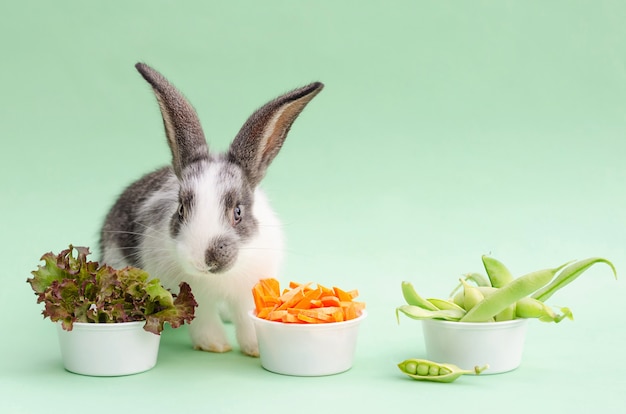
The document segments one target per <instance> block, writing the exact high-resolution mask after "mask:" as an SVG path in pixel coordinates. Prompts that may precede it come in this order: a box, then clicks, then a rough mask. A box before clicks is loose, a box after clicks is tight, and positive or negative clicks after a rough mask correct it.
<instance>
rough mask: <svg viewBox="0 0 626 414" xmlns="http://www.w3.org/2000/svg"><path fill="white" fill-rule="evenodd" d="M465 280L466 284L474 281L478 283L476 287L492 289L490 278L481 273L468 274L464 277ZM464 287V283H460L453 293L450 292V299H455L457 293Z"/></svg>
mask: <svg viewBox="0 0 626 414" xmlns="http://www.w3.org/2000/svg"><path fill="white" fill-rule="evenodd" d="M463 280H465V281H466V282H468V281H472V282H474V283H476V286H480V287H491V282H490V281H489V279H488V278H486V277H485V276H483V275H482V274H480V273H466V274H464V275H463ZM462 287H463V284H462V283H459V284H458V285H456V287H455V288H454V290H453V291H452V292H450V295H449V296H450V297H453V296H454V295H455V294H456V292H457V291H458V290H459V289H461V288H462Z"/></svg>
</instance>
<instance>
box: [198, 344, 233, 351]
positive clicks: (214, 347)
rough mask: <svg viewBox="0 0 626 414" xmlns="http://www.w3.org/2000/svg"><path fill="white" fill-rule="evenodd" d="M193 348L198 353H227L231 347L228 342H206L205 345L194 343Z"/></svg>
mask: <svg viewBox="0 0 626 414" xmlns="http://www.w3.org/2000/svg"><path fill="white" fill-rule="evenodd" d="M193 348H194V349H196V350H198V351H207V352H220V353H222V352H228V351H230V350H232V347H231V346H230V344H229V343H228V342H206V343H194V345H193Z"/></svg>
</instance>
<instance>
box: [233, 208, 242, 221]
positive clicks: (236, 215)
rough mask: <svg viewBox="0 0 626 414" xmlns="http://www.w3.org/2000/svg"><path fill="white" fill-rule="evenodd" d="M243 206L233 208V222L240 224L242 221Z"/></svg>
mask: <svg viewBox="0 0 626 414" xmlns="http://www.w3.org/2000/svg"><path fill="white" fill-rule="evenodd" d="M241 213H242V211H241V206H237V207H235V208H234V209H233V223H234V224H238V223H239V222H240V221H241Z"/></svg>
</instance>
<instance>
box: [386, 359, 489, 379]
mask: <svg viewBox="0 0 626 414" xmlns="http://www.w3.org/2000/svg"><path fill="white" fill-rule="evenodd" d="M398 368H400V371H402V372H403V373H405V374H406V375H408V376H409V377H411V378H413V379H416V380H419V381H434V382H452V381H455V380H456V379H457V378H459V377H460V376H461V375H465V374H472V375H478V374H480V373H481V372H483V371H484V370H485V369H487V368H488V366H487V365H485V366H484V367H478V366H476V367H474V370H473V371H469V370H464V369H461V368H459V367H457V366H456V365H453V364H441V363H438V362H433V361H429V360H426V359H416V358H413V359H407V360H404V361H402V362H400V363H399V364H398Z"/></svg>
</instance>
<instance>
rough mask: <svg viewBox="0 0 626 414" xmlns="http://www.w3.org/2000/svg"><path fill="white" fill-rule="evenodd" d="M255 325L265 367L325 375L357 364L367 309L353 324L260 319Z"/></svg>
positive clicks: (283, 372)
mask: <svg viewBox="0 0 626 414" xmlns="http://www.w3.org/2000/svg"><path fill="white" fill-rule="evenodd" d="M249 315H250V317H251V318H252V320H253V322H254V327H255V329H256V335H257V339H258V341H259V353H260V359H261V366H262V367H263V368H265V369H266V370H268V371H271V372H275V373H277V374H284V375H295V376H322V375H332V374H338V373H340V372H344V371H347V370H349V369H350V368H351V367H352V363H353V361H354V353H355V350H356V343H357V336H358V330H359V325H360V324H361V322H362V321H363V320H364V319H365V318H366V317H367V312H366V311H365V310H363V311H361V315H360V316H359V317H358V318H356V319H352V320H349V321H344V322H331V323H320V324H293V323H282V322H275V321H268V320H265V319H260V318H257V317H256V315H255V314H254V311H250V313H249Z"/></svg>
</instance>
